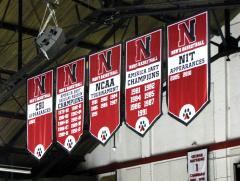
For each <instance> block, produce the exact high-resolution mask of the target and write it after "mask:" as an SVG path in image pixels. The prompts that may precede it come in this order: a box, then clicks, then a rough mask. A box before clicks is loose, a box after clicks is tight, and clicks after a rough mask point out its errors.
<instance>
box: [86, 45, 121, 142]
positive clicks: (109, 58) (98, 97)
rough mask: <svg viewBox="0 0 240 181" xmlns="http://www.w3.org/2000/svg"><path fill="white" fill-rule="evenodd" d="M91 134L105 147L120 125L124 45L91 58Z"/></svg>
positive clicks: (93, 55)
mask: <svg viewBox="0 0 240 181" xmlns="http://www.w3.org/2000/svg"><path fill="white" fill-rule="evenodd" d="M89 69H90V70H89V74H90V76H89V77H90V78H89V82H90V86H89V102H90V103H89V106H90V133H91V134H92V135H93V136H94V137H95V138H96V139H98V140H99V141H100V142H101V143H102V144H105V143H106V142H107V141H108V139H109V138H110V137H111V136H112V134H113V133H114V132H115V131H116V130H117V128H118V127H119V125H120V72H121V45H116V46H114V47H111V48H108V49H106V50H103V51H101V52H98V53H95V54H92V55H90V56H89Z"/></svg>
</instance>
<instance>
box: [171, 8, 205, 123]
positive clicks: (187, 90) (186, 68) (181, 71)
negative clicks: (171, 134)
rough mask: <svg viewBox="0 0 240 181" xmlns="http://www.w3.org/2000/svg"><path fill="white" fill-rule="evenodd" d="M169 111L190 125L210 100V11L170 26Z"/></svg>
mask: <svg viewBox="0 0 240 181" xmlns="http://www.w3.org/2000/svg"><path fill="white" fill-rule="evenodd" d="M167 33H168V35H167V37H168V112H169V114H170V115H171V116H173V117H174V118H176V119H177V120H179V121H180V122H181V123H183V124H185V125H188V124H189V123H190V122H191V121H192V120H193V118H195V117H196V115H197V114H198V113H199V112H200V111H201V110H202V109H203V108H204V107H205V106H206V105H207V103H208V102H209V51H208V48H209V47H208V46H209V45H208V43H209V41H208V13H207V12H204V13H201V14H198V15H196V16H193V17H190V18H188V19H185V20H183V21H180V22H177V23H175V24H172V25H169V26H168V27H167Z"/></svg>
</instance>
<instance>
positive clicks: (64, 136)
mask: <svg viewBox="0 0 240 181" xmlns="http://www.w3.org/2000/svg"><path fill="white" fill-rule="evenodd" d="M84 77H85V60H84V58H81V59H79V60H77V61H74V62H71V63H68V64H65V65H62V66H60V67H58V68H57V89H56V138H57V142H58V143H59V144H60V145H62V146H63V147H64V148H66V149H67V150H68V151H71V150H72V149H73V147H74V146H75V144H76V143H77V142H78V140H79V139H80V137H81V136H82V134H83V122H84V80H85V78H84Z"/></svg>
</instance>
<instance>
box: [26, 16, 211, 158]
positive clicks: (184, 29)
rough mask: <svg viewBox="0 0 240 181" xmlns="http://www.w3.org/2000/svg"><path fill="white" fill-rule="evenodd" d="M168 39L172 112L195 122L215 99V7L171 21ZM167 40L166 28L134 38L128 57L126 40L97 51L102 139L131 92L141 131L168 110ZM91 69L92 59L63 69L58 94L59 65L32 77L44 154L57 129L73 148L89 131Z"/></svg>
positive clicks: (94, 120)
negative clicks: (211, 20)
mask: <svg viewBox="0 0 240 181" xmlns="http://www.w3.org/2000/svg"><path fill="white" fill-rule="evenodd" d="M167 37H168V80H167V95H168V96H167V103H168V109H169V114H170V115H171V116H172V117H174V118H175V119H177V120H179V121H180V122H182V123H183V124H185V125H188V124H189V123H190V122H191V121H192V120H193V118H194V117H195V116H196V115H197V114H198V113H199V112H200V111H201V110H202V109H203V107H204V106H205V105H206V104H207V103H208V101H209V58H208V57H209V50H208V49H209V47H208V42H209V41H208V14H207V12H204V13H201V14H198V15H196V16H193V17H191V18H188V19H185V20H183V21H180V22H177V23H175V24H172V25H169V26H168V28H167ZM161 42H162V30H161V29H159V30H156V31H153V32H151V33H148V34H145V35H143V36H140V37H137V38H134V39H131V40H128V41H127V42H126V44H125V50H126V53H125V62H123V60H122V57H121V56H122V45H121V44H119V45H115V46H113V47H110V48H108V49H105V50H102V51H99V52H97V53H94V54H91V55H89V58H88V60H89V64H88V66H87V67H88V68H89V75H88V78H89V85H88V103H89V112H88V117H89V119H90V128H89V132H90V133H91V134H92V136H94V137H95V138H96V139H97V140H99V141H100V142H101V143H102V144H105V143H106V142H107V141H108V140H109V138H110V137H111V136H112V135H113V134H114V132H115V131H116V130H117V129H118V128H119V126H120V116H121V115H120V112H121V111H120V110H121V109H120V107H122V106H121V104H123V100H120V97H121V94H122V92H121V91H123V90H124V91H125V101H124V104H125V107H124V109H125V123H126V125H127V126H128V127H129V128H131V129H132V130H134V131H135V132H137V133H138V134H139V135H142V136H143V135H144V134H145V133H146V132H147V130H148V129H149V128H150V127H151V126H152V124H153V123H154V122H155V121H156V120H157V119H158V118H159V117H160V116H161V114H162V111H161V103H162V95H161V92H162V86H161V85H162V76H161V75H162V72H161V67H162V54H161V52H162V44H161ZM123 64H124V65H125V68H124V67H121V65H123ZM85 70H86V68H85V58H80V59H78V60H76V61H73V62H70V63H68V64H65V65H62V66H59V67H57V70H56V96H55V97H54V96H53V71H52V70H51V71H47V72H44V73H42V74H39V75H37V76H34V77H32V78H29V79H28V81H27V111H28V113H27V148H28V150H29V151H30V152H31V153H32V154H33V155H34V156H35V157H37V158H38V159H40V158H41V157H42V156H43V154H44V153H45V152H46V150H47V149H48V148H49V147H50V145H51V144H52V141H53V129H55V133H56V140H57V142H58V143H59V144H60V145H62V146H63V147H64V148H66V149H67V150H68V151H71V150H72V149H73V147H74V146H75V144H76V143H77V142H78V140H79V139H80V137H81V135H82V134H83V125H84V120H85V119H84V110H85V107H84V103H85V102H86V95H85V94H84V93H85V91H86V90H85V89H86V85H85V82H86V81H85ZM123 70H124V73H123ZM123 74H125V75H124V76H123ZM121 77H124V80H125V85H123V83H124V82H123V81H122V80H121ZM124 88H125V89H124ZM84 95H85V96H84ZM53 102H54V104H55V105H54V107H53ZM120 103H121V104H120ZM53 109H54V111H53ZM53 112H55V120H56V121H55V124H54V125H55V128H53Z"/></svg>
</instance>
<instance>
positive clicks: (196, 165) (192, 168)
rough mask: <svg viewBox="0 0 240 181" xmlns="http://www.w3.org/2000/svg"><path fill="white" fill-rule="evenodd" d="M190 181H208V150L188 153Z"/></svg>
mask: <svg viewBox="0 0 240 181" xmlns="http://www.w3.org/2000/svg"><path fill="white" fill-rule="evenodd" d="M187 158H188V160H187V163H188V181H199V180H201V181H207V180H208V179H207V177H208V175H207V165H208V151H207V149H202V150H197V151H191V152H188V156H187Z"/></svg>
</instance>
